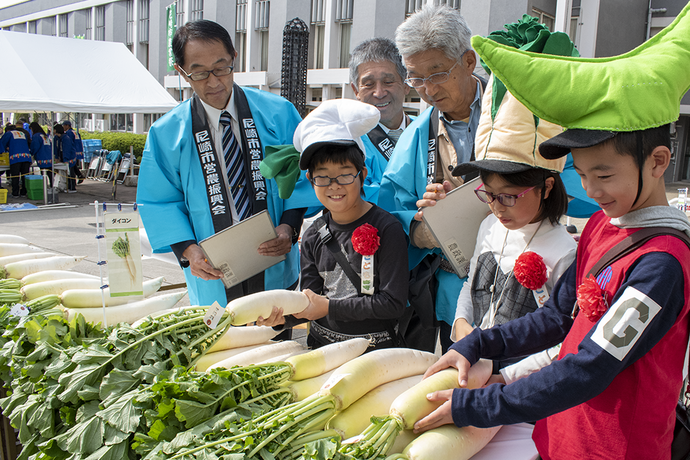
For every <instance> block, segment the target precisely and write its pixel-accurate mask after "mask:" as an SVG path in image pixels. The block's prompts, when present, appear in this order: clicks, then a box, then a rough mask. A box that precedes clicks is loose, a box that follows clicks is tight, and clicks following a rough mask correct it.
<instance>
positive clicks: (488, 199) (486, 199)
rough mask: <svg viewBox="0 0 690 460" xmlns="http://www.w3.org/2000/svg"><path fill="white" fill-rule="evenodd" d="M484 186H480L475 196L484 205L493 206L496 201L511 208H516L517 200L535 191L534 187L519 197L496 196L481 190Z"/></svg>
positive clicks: (501, 194) (476, 189)
mask: <svg viewBox="0 0 690 460" xmlns="http://www.w3.org/2000/svg"><path fill="white" fill-rule="evenodd" d="M482 185H484V184H479V186H478V187H477V188H475V189H474V193H475V195H477V198H479V200H480V201H482V202H483V203H487V204H491V203H493V202H494V201H495V200H498V202H499V203H501V204H502V205H503V206H507V207H509V208H511V207H513V206H515V203H516V202H517V199H518V198H520V197H522V196H524V195H525V193H527V192H529V191H530V190H533V189H534V188H535V187H536V185H535V186H534V187H530V188H528V189H527V190H525V191H524V192H522V193H520V194H519V195H509V194H507V193H499V194H497V195H494V194H493V193H491V192H487V191H486V190H481V189H480V188H479V187H481V186H482Z"/></svg>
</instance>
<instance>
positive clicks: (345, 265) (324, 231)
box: [314, 216, 362, 292]
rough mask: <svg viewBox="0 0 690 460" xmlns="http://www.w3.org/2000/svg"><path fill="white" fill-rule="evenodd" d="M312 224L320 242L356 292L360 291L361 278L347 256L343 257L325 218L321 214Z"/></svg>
mask: <svg viewBox="0 0 690 460" xmlns="http://www.w3.org/2000/svg"><path fill="white" fill-rule="evenodd" d="M314 225H316V229H317V231H318V232H319V237H320V238H321V242H322V243H323V244H324V246H326V247H327V248H328V250H329V251H331V254H333V258H334V259H335V261H336V262H338V265H340V267H341V268H342V269H343V272H344V273H345V275H347V277H348V278H349V279H350V281H351V282H352V284H353V285H354V286H355V289H357V292H360V289H361V286H362V279H361V278H360V277H359V275H358V274H357V272H355V269H354V268H352V265H350V262H349V261H348V260H347V257H345V254H343V251H341V250H340V245H338V241H337V240H336V239H335V238H333V235H331V231H330V230H329V229H328V225H327V224H326V218H325V217H323V216H321V217H319V218H318V219H316V220H315V221H314Z"/></svg>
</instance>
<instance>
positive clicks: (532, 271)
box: [513, 251, 548, 291]
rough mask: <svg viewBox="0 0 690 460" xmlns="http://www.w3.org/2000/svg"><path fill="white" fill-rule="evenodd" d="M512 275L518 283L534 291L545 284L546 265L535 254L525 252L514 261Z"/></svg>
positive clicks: (540, 257)
mask: <svg viewBox="0 0 690 460" xmlns="http://www.w3.org/2000/svg"><path fill="white" fill-rule="evenodd" d="M513 273H514V274H515V279H516V280H518V283H520V284H522V285H523V286H524V287H526V288H527V289H529V290H531V291H534V290H536V289H539V288H540V287H542V286H543V285H544V283H546V280H547V279H548V277H547V276H546V265H545V264H544V259H543V258H542V256H540V255H539V254H537V253H536V252H532V251H527V252H523V253H522V254H520V256H519V257H518V258H517V260H516V261H515V266H514V267H513Z"/></svg>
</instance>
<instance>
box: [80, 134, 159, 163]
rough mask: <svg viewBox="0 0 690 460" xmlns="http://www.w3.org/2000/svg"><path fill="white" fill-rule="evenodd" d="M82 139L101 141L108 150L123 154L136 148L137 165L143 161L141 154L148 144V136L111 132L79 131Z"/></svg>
mask: <svg viewBox="0 0 690 460" xmlns="http://www.w3.org/2000/svg"><path fill="white" fill-rule="evenodd" d="M79 134H81V137H82V139H100V140H101V143H102V144H103V148H104V149H106V150H119V151H120V152H121V153H122V154H124V153H125V152H129V147H130V146H134V156H135V157H136V163H139V162H140V161H141V154H142V153H143V152H144V144H146V134H133V133H118V132H111V131H104V132H94V133H91V132H89V131H84V130H83V129H80V130H79Z"/></svg>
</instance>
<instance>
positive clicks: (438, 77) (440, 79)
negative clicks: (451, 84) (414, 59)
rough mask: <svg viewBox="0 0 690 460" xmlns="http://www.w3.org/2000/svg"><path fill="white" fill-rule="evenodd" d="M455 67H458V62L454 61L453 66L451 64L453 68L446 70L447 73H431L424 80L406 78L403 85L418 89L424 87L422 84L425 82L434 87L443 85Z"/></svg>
mask: <svg viewBox="0 0 690 460" xmlns="http://www.w3.org/2000/svg"><path fill="white" fill-rule="evenodd" d="M456 65H458V61H455V64H453V67H451V68H450V69H449V70H448V72H438V73H432V74H431V75H429V76H428V77H426V78H419V77H417V78H406V79H405V83H407V84H408V85H410V86H412V87H413V88H420V87H422V86H424V82H426V81H428V82H429V83H432V84H434V85H440V84H441V83H445V82H447V81H448V79H449V78H450V73H451V72H452V71H453V69H454V68H455V66H456Z"/></svg>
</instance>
